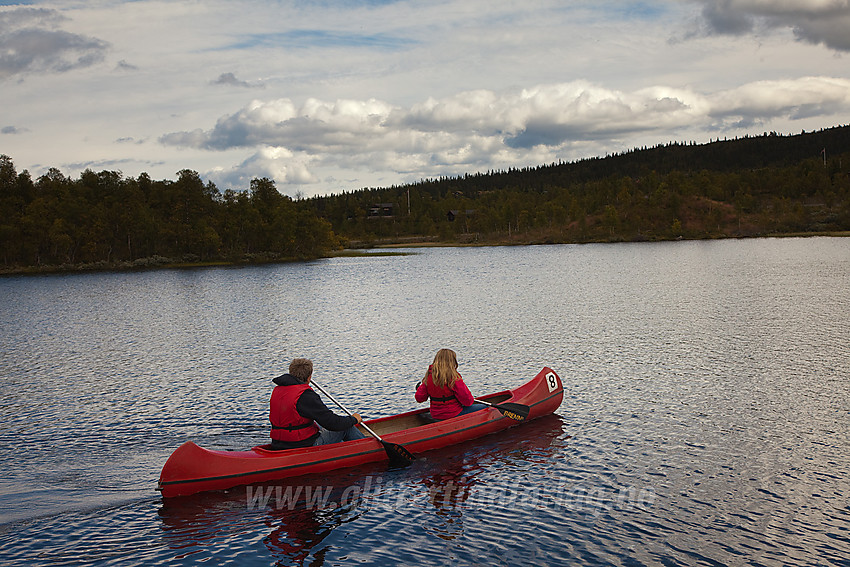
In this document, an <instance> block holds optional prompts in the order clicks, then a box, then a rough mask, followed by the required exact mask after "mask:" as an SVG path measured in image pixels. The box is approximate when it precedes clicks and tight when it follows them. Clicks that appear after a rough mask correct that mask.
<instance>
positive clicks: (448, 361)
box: [415, 348, 487, 420]
mask: <svg viewBox="0 0 850 567" xmlns="http://www.w3.org/2000/svg"><path fill="white" fill-rule="evenodd" d="M415 398H416V401H417V402H419V403H420V404H421V403H422V402H424V401H425V400H427V399H429V398H430V399H431V417H433V418H434V419H436V420H443V419H449V418H451V417H455V416H458V415H465V414H468V413H471V412H474V411H478V410H482V409H484V408H486V407H487V406H485V405H484V404H481V403H475V399H474V398H473V397H472V393H471V392H470V391H469V388H468V387H467V386H466V384H464V383H463V378H461V376H460V373H459V372H458V371H457V354H455V351H453V350H451V349H447V348H441V349H440V350H439V351H437V355H436V356H435V357H434V363H433V364H431V365H430V366H429V367H428V372H427V373H426V374H425V378H423V379H422V381H421V382H420V383H419V386H418V387H417V388H416V395H415Z"/></svg>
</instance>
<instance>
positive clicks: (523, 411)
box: [493, 402, 530, 421]
mask: <svg viewBox="0 0 850 567" xmlns="http://www.w3.org/2000/svg"><path fill="white" fill-rule="evenodd" d="M493 407H494V408H496V409H497V410H499V411H500V412H502V415H503V416H505V417H508V418H510V419H513V420H515V421H525V418H527V417H528V412H529V411H530V410H529V408H528V406H524V405H522V404H513V403H510V402H508V403H506V404H494V405H493Z"/></svg>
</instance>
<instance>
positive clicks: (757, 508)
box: [0, 238, 850, 566]
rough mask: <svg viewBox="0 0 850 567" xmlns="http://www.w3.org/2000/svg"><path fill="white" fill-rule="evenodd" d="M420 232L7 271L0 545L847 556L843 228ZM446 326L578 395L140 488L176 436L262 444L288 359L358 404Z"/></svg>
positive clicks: (292, 552) (84, 557)
mask: <svg viewBox="0 0 850 567" xmlns="http://www.w3.org/2000/svg"><path fill="white" fill-rule="evenodd" d="M414 252H415V253H414V254H413V255H409V256H401V257H371V258H335V259H329V260H322V261H316V262H309V263H301V264H288V265H275V266H259V267H244V268H215V269H196V270H165V271H156V272H139V273H115V274H77V275H52V276H35V277H33V276H26V277H7V278H0V307H2V311H0V323H2V325H0V346H1V347H2V353H0V380H2V382H0V417H1V418H2V419H0V470H2V473H0V564H3V565H63V564H67V565H77V564H89V563H92V564H109V565H124V564H126V565H135V564H140V563H144V564H148V565H181V564H185V565H194V564H196V563H198V562H201V561H205V560H206V561H211V562H212V564H216V565H219V564H233V565H285V566H289V565H305V566H306V565H312V566H322V565H325V566H331V565H334V566H336V565H350V564H360V565H401V564H405V565H486V566H492V565H532V564H533V565H566V564H570V565H610V564H613V565H629V566H636V565H666V566H670V565H785V564H793V565H804V564H806V565H814V564H817V565H850V560H848V557H850V502H848V495H850V481H848V478H850V396H848V389H849V388H850V340H849V339H848V330H850V325H848V322H850V239H831V238H810V239H782V240H778V239H763V240H741V241H735V240H728V241H711V242H676V243H654V244H647V243H643V244H613V245H580V246H570V245H564V246H538V247H512V248H433V249H423V250H415V251H414ZM442 347H449V348H453V349H454V350H456V351H457V353H458V356H459V359H460V369H459V370H460V372H461V374H462V375H463V377H464V379H465V381H466V383H467V384H468V385H469V386H470V388H471V389H472V391H473V393H479V394H484V393H488V392H492V391H498V390H503V389H507V388H510V387H514V386H516V385H519V384H521V383H523V382H525V381H526V380H528V379H529V378H531V377H533V376H534V375H535V374H536V373H537V372H538V371H539V370H540V369H541V368H542V367H543V366H550V367H552V368H553V369H555V370H556V371H557V372H558V373H559V374H560V376H561V378H562V380H563V382H564V385H565V395H564V402H563V404H562V405H561V407H560V409H559V410H558V411H557V412H556V414H555V415H552V416H550V417H547V418H541V419H539V420H536V421H532V422H529V423H527V424H524V425H522V426H521V427H517V428H513V429H511V430H508V431H507V432H506V433H502V434H498V435H493V436H490V437H486V438H483V439H480V440H478V441H476V442H474V443H468V444H464V445H458V446H455V447H451V448H448V449H444V450H440V451H434V452H431V453H426V454H423V455H420V459H418V460H417V461H416V462H415V463H414V464H413V465H412V466H411V467H409V468H406V469H401V470H387V469H386V467H385V466H382V465H379V464H375V465H370V466H369V467H365V468H363V469H357V470H353V469H348V470H341V471H338V472H335V473H332V474H329V475H327V476H323V477H322V478H318V479H317V478H308V479H304V478H302V479H290V480H288V481H285V482H284V481H281V482H280V483H278V484H276V485H274V486H269V487H249V488H246V487H242V488H237V489H233V490H230V491H228V492H226V493H209V494H202V495H197V496H194V497H188V498H182V499H178V500H175V501H163V500H162V499H161V498H160V497H159V495H158V493H157V492H156V491H155V486H156V480H157V478H158V477H159V472H160V469H161V468H162V465H163V463H164V462H165V460H166V459H167V457H168V455H169V454H170V453H171V451H173V450H174V449H175V448H176V447H177V446H179V445H180V444H181V443H182V442H184V441H186V440H189V439H191V440H193V441H195V442H197V443H199V444H200V445H202V446H205V447H210V448H225V449H244V448H247V447H250V446H252V445H256V444H260V443H264V442H266V440H267V438H268V421H267V411H268V398H269V395H270V392H271V388H272V384H271V378H273V377H274V376H276V375H278V374H281V373H282V372H284V371H285V370H286V368H287V366H288V362H289V360H290V359H291V358H293V357H298V356H307V357H310V358H312V359H313V360H314V363H315V367H316V368H315V377H316V379H317V380H320V381H321V383H322V384H323V385H324V386H325V387H326V388H329V389H330V391H332V392H333V393H334V394H335V395H336V397H337V398H338V399H339V400H340V401H342V402H343V403H344V404H345V405H347V406H348V407H349V408H350V409H352V410H355V411H360V412H361V413H363V414H364V416H366V417H367V418H373V417H380V416H383V415H388V414H392V413H397V412H399V411H406V410H409V409H413V408H415V407H417V405H416V403H415V401H414V400H413V392H414V389H415V383H416V381H417V380H418V379H420V378H421V376H422V374H423V373H424V371H425V369H426V368H427V365H428V363H429V362H430V361H431V359H432V358H433V356H434V353H435V352H436V351H437V350H438V349H439V348H442ZM329 405H330V404H329ZM278 487H280V488H278ZM264 488H265V489H266V490H267V491H264ZM299 489H301V490H302V492H301V493H300V495H298V497H297V498H296V497H295V495H296V492H297V490H299ZM276 490H280V493H281V494H282V495H283V497H282V498H278V497H277V493H276V492H275V491H276ZM287 491H288V492H287ZM308 491H309V492H308ZM320 491H321V492H320ZM287 494H289V495H290V496H291V497H292V498H288V497H287Z"/></svg>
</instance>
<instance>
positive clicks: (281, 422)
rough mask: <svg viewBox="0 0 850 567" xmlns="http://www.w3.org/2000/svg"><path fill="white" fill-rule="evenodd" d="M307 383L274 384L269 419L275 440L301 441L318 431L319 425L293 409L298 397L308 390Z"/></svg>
mask: <svg viewBox="0 0 850 567" xmlns="http://www.w3.org/2000/svg"><path fill="white" fill-rule="evenodd" d="M309 389H310V386H308V385H307V384H293V385H291V386H275V389H274V390H272V398H271V400H270V401H269V408H270V409H269V421H271V422H272V432H271V437H272V439H274V440H275V441H288V442H291V443H294V442H298V441H303V440H304V439H307V438H308V437H311V436H313V435H315V434H317V433H318V432H319V426H317V425H316V423H315V422H314V421H313V420H312V419H307V418H306V417H303V416H302V415H301V414H299V413H298V412H297V411H296V410H295V404H296V403H297V402H298V397H299V396H300V395H301V394H302V393H304V391H305V390H309Z"/></svg>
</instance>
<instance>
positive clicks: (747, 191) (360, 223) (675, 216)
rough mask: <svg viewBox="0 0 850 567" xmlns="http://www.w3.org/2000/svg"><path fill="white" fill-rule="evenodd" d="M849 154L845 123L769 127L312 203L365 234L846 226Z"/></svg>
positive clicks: (601, 233) (621, 236)
mask: <svg viewBox="0 0 850 567" xmlns="http://www.w3.org/2000/svg"><path fill="white" fill-rule="evenodd" d="M848 152H850V127H846V126H845V127H839V128H831V129H828V130H823V131H819V132H812V133H804V134H800V135H795V136H779V135H776V134H773V133H770V134H764V135H762V136H757V137H747V138H743V139H737V140H729V141H725V140H724V141H719V140H718V141H715V142H712V143H709V144H703V145H697V144H680V143H672V144H669V145H665V146H657V147H654V148H643V149H636V150H634V151H631V152H628V153H626V154H622V155H615V156H607V157H600V158H593V159H587V160H583V161H579V162H575V163H559V164H551V165H546V166H540V167H537V168H527V169H512V170H509V171H500V172H488V173H480V174H475V175H467V176H464V177H461V178H444V179H438V180H428V181H423V182H421V183H416V184H413V185H409V186H400V187H391V188H387V189H370V190H363V191H356V192H352V193H343V194H340V195H335V196H331V197H317V198H315V199H312V200H311V201H310V203H311V204H312V206H313V207H314V209H315V210H316V212H317V214H320V215H321V216H322V217H324V218H327V219H328V220H330V221H331V223H332V225H333V229H334V231H335V232H336V233H338V234H341V235H344V236H345V237H346V238H349V239H354V240H359V241H363V242H366V243H368V242H380V241H385V240H393V239H399V238H402V237H412V236H424V235H434V236H437V237H439V239H441V240H444V241H447V240H458V241H463V242H474V241H478V242H590V241H624V240H629V241H631V240H657V239H671V238H680V237H683V238H717V237H738V236H757V235H767V234H774V233H789V232H790V233H797V232H803V233H811V232H829V231H832V232H835V231H847V230H850V176H848V173H849V172H850V153H848ZM379 204H384V205H386V206H384V207H381V208H380V209H378V208H376V207H375V205H379ZM390 208H391V211H392V216H389V215H388V214H387V212H386V211H388V210H389V209H390ZM370 210H371V211H372V212H371V214H370Z"/></svg>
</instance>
